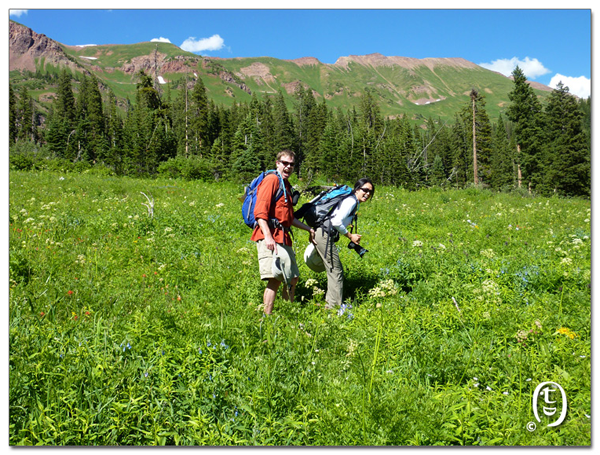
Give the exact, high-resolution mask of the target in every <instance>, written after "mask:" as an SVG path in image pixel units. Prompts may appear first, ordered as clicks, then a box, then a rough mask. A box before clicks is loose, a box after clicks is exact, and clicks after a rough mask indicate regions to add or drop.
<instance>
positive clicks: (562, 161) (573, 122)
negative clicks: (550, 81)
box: [543, 82, 591, 196]
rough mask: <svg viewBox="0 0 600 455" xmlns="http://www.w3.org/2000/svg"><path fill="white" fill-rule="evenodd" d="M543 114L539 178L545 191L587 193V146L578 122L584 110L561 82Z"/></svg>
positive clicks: (586, 194)
mask: <svg viewBox="0 0 600 455" xmlns="http://www.w3.org/2000/svg"><path fill="white" fill-rule="evenodd" d="M544 113H545V116H546V125H547V145H546V148H545V154H544V171H545V172H544V180H543V182H544V185H543V188H544V190H545V193H546V194H548V193H551V192H558V193H560V194H563V195H567V196H589V195H590V190H591V167H590V149H589V148H588V147H587V143H586V137H585V133H584V129H583V123H582V119H583V117H584V113H583V112H582V110H581V108H580V106H579V103H578V101H577V100H576V98H575V97H574V96H573V95H571V94H570V93H569V88H568V87H566V86H564V85H563V84H562V82H561V83H559V84H558V86H557V87H556V89H554V90H553V91H552V93H551V94H550V97H549V98H548V102H547V105H546V107H545V111H544Z"/></svg>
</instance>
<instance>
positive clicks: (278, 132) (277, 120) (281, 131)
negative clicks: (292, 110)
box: [273, 90, 294, 153]
mask: <svg viewBox="0 0 600 455" xmlns="http://www.w3.org/2000/svg"><path fill="white" fill-rule="evenodd" d="M293 141H294V132H293V125H292V121H291V119H290V114H289V112H288V109H287V106H286V105H285V99H284V98H283V93H282V92H281V90H279V91H278V92H277V95H276V97H275V103H274V105H273V149H274V150H275V151H276V153H279V152H280V151H281V150H291V149H292V147H293Z"/></svg>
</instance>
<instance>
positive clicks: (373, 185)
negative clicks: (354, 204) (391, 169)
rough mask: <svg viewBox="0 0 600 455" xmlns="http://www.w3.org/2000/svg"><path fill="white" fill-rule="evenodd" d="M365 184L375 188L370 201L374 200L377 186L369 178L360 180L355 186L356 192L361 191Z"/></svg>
mask: <svg viewBox="0 0 600 455" xmlns="http://www.w3.org/2000/svg"><path fill="white" fill-rule="evenodd" d="M365 183H370V184H371V186H372V187H373V192H372V193H371V197H370V199H373V196H374V195H375V184H374V183H373V182H372V181H371V179H369V178H367V177H363V178H362V179H358V181H357V182H356V183H355V184H354V192H355V193H356V191H357V190H359V189H360V188H362V186H363V185H364V184H365Z"/></svg>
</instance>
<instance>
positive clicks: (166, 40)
mask: <svg viewBox="0 0 600 455" xmlns="http://www.w3.org/2000/svg"><path fill="white" fill-rule="evenodd" d="M150 42H153V43H154V42H157V43H170V42H171V40H169V38H163V37H162V36H161V37H160V38H152V39H151V40H150Z"/></svg>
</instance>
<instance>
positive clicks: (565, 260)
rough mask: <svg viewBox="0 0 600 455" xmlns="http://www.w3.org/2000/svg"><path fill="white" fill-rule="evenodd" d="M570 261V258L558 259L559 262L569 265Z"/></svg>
mask: <svg viewBox="0 0 600 455" xmlns="http://www.w3.org/2000/svg"><path fill="white" fill-rule="evenodd" d="M572 262H573V261H572V259H571V258H562V260H561V261H560V263H561V264H565V265H571V263H572Z"/></svg>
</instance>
